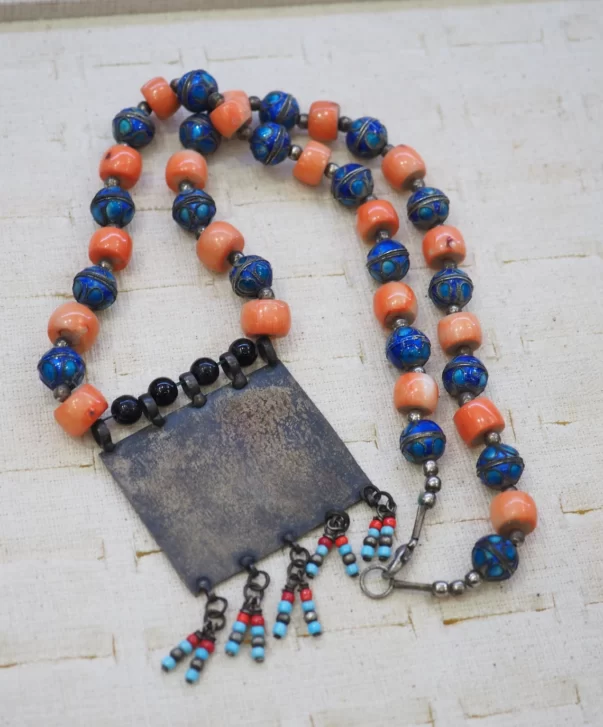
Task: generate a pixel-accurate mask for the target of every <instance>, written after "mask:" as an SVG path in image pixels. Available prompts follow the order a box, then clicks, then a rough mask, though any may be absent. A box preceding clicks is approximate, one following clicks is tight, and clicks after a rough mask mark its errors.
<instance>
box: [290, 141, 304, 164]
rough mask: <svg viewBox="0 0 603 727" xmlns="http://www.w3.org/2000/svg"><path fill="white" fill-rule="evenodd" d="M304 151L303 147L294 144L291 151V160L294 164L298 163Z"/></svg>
mask: <svg viewBox="0 0 603 727" xmlns="http://www.w3.org/2000/svg"><path fill="white" fill-rule="evenodd" d="M302 151H303V149H302V148H301V146H298V145H297V144H292V145H291V148H290V149H289V159H293V161H294V162H296V161H297V160H298V159H299V158H300V156H301V154H302Z"/></svg>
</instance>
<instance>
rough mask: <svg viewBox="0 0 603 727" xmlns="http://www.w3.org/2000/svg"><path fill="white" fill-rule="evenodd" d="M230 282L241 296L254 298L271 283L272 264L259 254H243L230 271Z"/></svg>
mask: <svg viewBox="0 0 603 727" xmlns="http://www.w3.org/2000/svg"><path fill="white" fill-rule="evenodd" d="M229 277H230V284H231V285H232V289H233V290H234V292H235V293H236V294H237V295H239V296H241V298H256V297H257V294H258V293H259V292H260V290H261V289H262V288H269V287H270V286H271V285H272V266H271V265H270V263H269V262H268V260H264V258H263V257H260V256H259V255H245V256H243V257H242V258H241V259H240V260H239V261H238V262H237V263H236V264H235V265H234V266H233V268H232V269H231V271H230V276H229Z"/></svg>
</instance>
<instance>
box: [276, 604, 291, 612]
mask: <svg viewBox="0 0 603 727" xmlns="http://www.w3.org/2000/svg"><path fill="white" fill-rule="evenodd" d="M292 609H293V604H292V603H291V602H290V601H280V602H279V604H278V608H277V610H278V612H279V613H291V610H292Z"/></svg>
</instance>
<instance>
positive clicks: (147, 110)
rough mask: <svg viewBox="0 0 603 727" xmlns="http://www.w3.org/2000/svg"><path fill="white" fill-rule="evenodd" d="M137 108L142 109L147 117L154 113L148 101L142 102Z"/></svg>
mask: <svg viewBox="0 0 603 727" xmlns="http://www.w3.org/2000/svg"><path fill="white" fill-rule="evenodd" d="M136 108H138V109H140V110H141V111H142V112H143V113H144V114H146V115H147V116H150V115H151V113H152V112H153V109H152V108H151V107H150V106H149V104H148V103H147V102H146V101H141V102H140V103H139V104H138V106H137V107H136Z"/></svg>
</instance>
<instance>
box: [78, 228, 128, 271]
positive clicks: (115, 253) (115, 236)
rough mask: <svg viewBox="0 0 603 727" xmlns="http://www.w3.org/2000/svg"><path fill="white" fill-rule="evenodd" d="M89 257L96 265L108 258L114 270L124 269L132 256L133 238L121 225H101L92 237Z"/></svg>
mask: <svg viewBox="0 0 603 727" xmlns="http://www.w3.org/2000/svg"><path fill="white" fill-rule="evenodd" d="M88 257H89V258H90V260H91V261H92V262H93V263H94V264H95V265H99V264H100V263H101V262H102V261H103V260H108V261H109V262H110V263H111V265H112V266H113V270H123V269H124V268H125V267H126V265H127V264H128V263H129V262H130V258H131V257H132V238H131V237H130V235H128V233H127V232H126V231H125V230H122V229H121V228H120V227H100V228H99V229H98V230H97V231H96V232H95V233H94V234H93V235H92V237H91V238H90V244H89V245H88Z"/></svg>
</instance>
